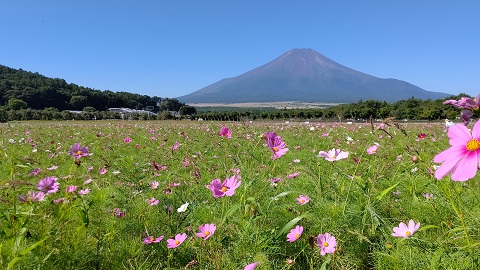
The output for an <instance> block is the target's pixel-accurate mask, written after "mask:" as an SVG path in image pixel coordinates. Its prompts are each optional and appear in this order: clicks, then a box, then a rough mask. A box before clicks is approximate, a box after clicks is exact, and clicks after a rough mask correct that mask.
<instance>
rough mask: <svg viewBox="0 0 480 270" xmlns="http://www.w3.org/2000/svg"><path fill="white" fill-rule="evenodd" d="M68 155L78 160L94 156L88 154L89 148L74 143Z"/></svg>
mask: <svg viewBox="0 0 480 270" xmlns="http://www.w3.org/2000/svg"><path fill="white" fill-rule="evenodd" d="M68 154H69V155H72V156H74V157H75V158H77V159H78V158H81V157H86V156H90V155H92V154H90V153H89V152H88V147H87V146H83V147H82V146H81V145H80V144H79V143H74V144H73V145H71V146H70V151H69V152H68Z"/></svg>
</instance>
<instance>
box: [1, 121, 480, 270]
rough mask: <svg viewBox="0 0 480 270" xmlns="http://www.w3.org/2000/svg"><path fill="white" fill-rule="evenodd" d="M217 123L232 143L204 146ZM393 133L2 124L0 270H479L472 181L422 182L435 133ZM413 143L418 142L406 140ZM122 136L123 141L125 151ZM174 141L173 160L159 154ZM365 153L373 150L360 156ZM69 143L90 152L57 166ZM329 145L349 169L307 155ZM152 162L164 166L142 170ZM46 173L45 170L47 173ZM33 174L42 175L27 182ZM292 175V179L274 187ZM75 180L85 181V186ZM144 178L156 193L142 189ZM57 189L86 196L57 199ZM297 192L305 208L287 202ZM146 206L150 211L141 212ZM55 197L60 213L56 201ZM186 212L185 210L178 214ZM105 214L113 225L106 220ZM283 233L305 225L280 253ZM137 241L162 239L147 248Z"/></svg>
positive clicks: (407, 127)
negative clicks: (323, 240) (227, 190)
mask: <svg viewBox="0 0 480 270" xmlns="http://www.w3.org/2000/svg"><path fill="white" fill-rule="evenodd" d="M222 124H223V125H226V126H227V127H229V128H230V130H231V131H232V136H233V138H231V139H227V138H224V137H219V136H218V135H217V132H218V131H219V130H220V128H221V126H222ZM402 125H403V126H402V129H403V130H401V129H398V128H395V127H393V126H391V127H388V130H387V131H388V134H390V135H391V136H392V137H391V138H389V137H388V134H387V133H386V132H383V131H381V130H379V129H378V126H376V127H375V128H374V129H372V127H371V126H370V125H369V124H353V125H348V124H342V123H310V124H303V123H294V124H282V123H271V122H256V121H254V122H253V123H242V122H237V123H211V122H198V123H197V122H179V121H175V122H173V121H172V122H168V121H167V122H161V121H152V122H137V121H125V122H123V121H111V122H107V121H91V122H77V121H75V122H25V123H22V122H19V123H10V124H3V125H2V126H1V136H0V138H1V139H0V155H1V156H2V158H1V160H0V200H1V204H0V235H1V237H0V248H1V253H0V254H1V257H0V268H2V269H7V268H9V267H10V268H11V269H185V267H186V266H187V265H188V268H187V269H243V267H244V266H245V265H247V264H249V263H252V262H259V265H258V267H257V269H321V268H322V267H325V268H326V269H476V268H478V264H479V257H480V256H479V251H478V244H479V243H480V236H479V234H480V231H479V229H478V228H480V226H479V223H480V208H479V205H480V203H479V200H478V198H477V197H478V194H479V192H480V188H479V180H478V179H479V178H478V176H477V177H475V178H473V179H471V180H469V181H467V182H463V183H462V182H453V181H451V180H450V179H449V177H445V178H444V179H442V180H437V179H435V178H434V177H433V175H432V174H431V173H430V172H429V168H430V169H432V168H433V166H434V165H435V164H434V163H433V161H432V160H433V157H434V156H435V155H436V154H437V153H439V152H441V151H443V150H445V149H447V148H448V137H447V136H446V132H445V130H444V127H443V125H442V124H437V123H422V124H402ZM311 127H313V130H311ZM267 131H275V132H276V133H277V135H280V136H281V137H282V139H283V140H284V141H285V142H286V143H287V147H288V148H289V151H288V152H287V153H286V154H285V155H284V156H282V157H280V158H279V159H276V160H272V159H271V158H270V156H271V152H270V151H269V150H268V148H267V147H266V146H264V145H263V143H264V142H263V139H262V134H264V133H265V132H267ZM100 133H101V136H99V137H97V134H100ZM326 133H328V136H324V134H326ZM404 133H405V134H404ZM419 133H425V134H426V135H427V136H426V138H425V139H423V140H418V139H417V134H419ZM347 135H348V136H350V137H352V138H353V141H351V142H348V141H347V140H346V137H347ZM126 137H129V138H131V139H132V141H131V142H130V143H125V142H124V139H125V138H126ZM152 137H154V139H153V138H152ZM175 142H179V143H180V147H179V149H178V150H172V149H171V146H172V145H174V143H175ZM375 142H376V143H378V144H380V147H379V148H378V151H377V153H376V154H374V155H368V154H367V153H366V149H367V148H368V147H370V146H372V145H373V144H374V143H375ZM74 143H80V144H81V145H82V146H83V145H85V146H88V147H89V152H90V153H92V155H91V156H87V157H82V158H80V159H79V161H80V162H78V161H77V163H75V159H74V158H73V157H72V156H71V155H68V152H69V147H70V146H71V145H73V144H74ZM296 146H297V147H296ZM332 148H337V149H341V150H343V151H348V152H349V158H348V159H344V160H339V161H336V162H333V163H332V162H328V161H326V160H325V159H324V158H320V157H317V155H318V152H319V151H328V150H330V149H332ZM400 155H401V158H400V157H398V156H400ZM413 156H418V157H419V160H418V161H417V162H414V161H413V160H412V157H413ZM354 158H358V159H359V162H358V163H357V162H355V161H354ZM294 159H299V160H300V162H298V163H297V162H294ZM153 161H155V162H156V163H158V164H159V165H165V166H166V169H164V170H154V167H153V165H152V162H153ZM187 161H188V162H187ZM54 165H55V166H58V168H57V169H56V170H48V169H47V168H50V167H52V166H54ZM90 166H91V167H93V169H92V170H89V167H90ZM104 167H105V168H106V169H107V173H106V174H103V175H102V174H100V173H99V171H100V169H101V168H104ZM36 168H41V170H42V172H40V173H39V174H38V175H34V176H29V173H30V172H31V171H32V170H33V169H36ZM234 169H238V170H240V173H239V175H241V181H242V183H241V185H240V187H239V188H238V189H237V190H236V192H235V194H234V195H233V196H231V197H221V198H214V197H213V196H212V192H211V191H210V190H208V189H207V188H206V187H205V185H208V184H209V183H210V182H211V181H212V180H213V179H216V178H219V179H221V180H222V181H223V180H224V179H226V178H228V177H231V176H233V175H234V172H233V170H234ZM294 172H299V173H300V174H299V175H298V176H297V177H296V178H287V177H286V176H287V175H289V174H291V173H294ZM48 176H56V177H57V178H58V179H59V180H58V182H59V183H60V188H59V191H58V192H56V193H52V194H49V195H46V196H45V199H44V200H43V201H39V202H29V203H22V202H20V201H19V200H18V196H19V195H21V194H26V193H27V192H29V191H35V190H36V186H37V184H38V182H39V181H40V180H41V179H43V178H45V177H48ZM274 177H280V178H282V180H281V181H280V182H279V183H278V185H277V186H272V185H271V183H270V182H269V180H270V179H272V178H274ZM87 179H92V182H91V183H90V184H84V181H85V180H87ZM152 181H158V182H159V187H158V189H152V188H150V186H149V184H150V182H152ZM171 183H180V185H179V186H174V187H171V186H169V184H171ZM70 185H76V186H78V187H79V189H78V190H80V189H85V188H89V189H90V193H89V194H87V195H79V194H78V193H77V192H78V190H77V191H76V192H74V193H67V192H66V191H65V188H67V187H68V186H70ZM169 191H170V192H171V193H169ZM168 193H169V194H168ZM425 193H432V194H433V196H434V197H433V199H427V198H425V197H424V196H423V194H425ZM300 194H304V195H308V196H309V197H310V199H311V200H310V202H309V203H307V204H305V205H300V204H298V203H297V202H296V200H295V198H297V197H298V196H299V195H300ZM152 197H155V198H156V199H158V200H159V203H158V205H153V206H151V205H149V204H148V203H147V202H146V200H147V199H150V198H152ZM59 198H65V202H64V203H55V200H58V199H59ZM185 202H188V203H189V204H190V205H189V206H188V208H187V210H186V212H183V213H179V212H177V209H178V208H179V207H180V206H181V205H182V204H184V203H185ZM115 208H119V209H121V210H122V211H125V212H126V214H125V216H124V217H122V218H118V217H116V216H115V215H114V214H113V210H114V209H115ZM410 219H413V220H415V221H416V222H420V223H421V226H420V230H419V231H417V232H416V233H415V234H414V235H413V236H412V237H409V238H407V239H400V238H396V237H393V236H392V235H391V234H392V232H393V231H392V229H393V227H396V226H398V224H399V223H400V222H408V220H410ZM206 223H213V224H215V225H216V227H217V230H216V231H215V233H214V235H213V236H212V237H210V238H209V239H208V240H206V241H202V240H201V239H200V238H199V237H197V236H195V233H197V232H198V226H199V225H203V224H206ZM296 225H301V226H303V227H304V232H303V234H302V236H301V237H300V238H299V239H298V240H297V241H296V242H294V243H290V242H287V241H286V234H287V233H288V232H289V231H290V229H291V228H293V227H294V226H296ZM326 232H328V233H330V234H331V235H333V236H335V238H336V240H337V244H338V245H337V250H336V252H335V253H333V254H328V255H326V256H321V255H320V249H319V248H318V247H317V246H316V237H317V235H318V234H321V233H326ZM179 233H186V234H187V236H188V237H187V239H186V240H185V242H183V243H182V244H181V245H180V246H179V247H177V248H175V249H168V248H167V244H166V240H167V239H168V238H172V237H174V236H175V235H176V234H179ZM147 235H153V236H155V237H158V236H160V235H164V236H165V238H164V239H163V240H162V241H160V242H159V243H153V244H149V245H146V244H144V243H143V242H142V239H143V238H144V237H146V236H147ZM311 244H313V245H311ZM287 260H293V261H294V262H293V263H292V264H289V263H287Z"/></svg>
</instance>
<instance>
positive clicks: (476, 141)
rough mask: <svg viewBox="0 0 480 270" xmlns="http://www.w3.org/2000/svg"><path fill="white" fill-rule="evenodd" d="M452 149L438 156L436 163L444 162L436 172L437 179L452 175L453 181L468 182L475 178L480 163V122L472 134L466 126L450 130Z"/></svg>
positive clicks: (456, 126) (457, 126)
mask: <svg viewBox="0 0 480 270" xmlns="http://www.w3.org/2000/svg"><path fill="white" fill-rule="evenodd" d="M448 137H449V138H450V141H449V143H450V148H449V149H447V150H445V151H443V152H441V153H440V154H438V155H436V156H435V157H434V159H433V161H434V162H437V163H440V162H443V163H442V165H440V167H438V168H437V170H436V171H435V177H436V178H437V179H442V178H443V177H444V176H445V175H447V174H449V173H452V176H451V177H452V180H454V181H467V180H468V179H470V178H473V177H474V176H475V175H476V173H477V170H478V166H479V161H480V121H477V122H476V123H475V125H474V126H473V129H472V132H471V133H470V131H469V130H468V129H467V127H465V126H464V125H461V124H456V125H454V126H452V127H450V128H449V129H448Z"/></svg>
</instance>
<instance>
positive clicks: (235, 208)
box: [222, 203, 240, 223]
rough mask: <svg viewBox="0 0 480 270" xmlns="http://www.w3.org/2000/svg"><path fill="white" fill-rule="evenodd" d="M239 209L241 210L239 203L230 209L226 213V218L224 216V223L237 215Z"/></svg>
mask: <svg viewBox="0 0 480 270" xmlns="http://www.w3.org/2000/svg"><path fill="white" fill-rule="evenodd" d="M239 208H240V203H237V204H235V205H234V206H232V207H231V208H230V209H228V210H227V212H225V216H223V219H222V223H223V222H225V220H227V218H228V217H230V216H231V215H233V213H235V211H237V210H238V209H239Z"/></svg>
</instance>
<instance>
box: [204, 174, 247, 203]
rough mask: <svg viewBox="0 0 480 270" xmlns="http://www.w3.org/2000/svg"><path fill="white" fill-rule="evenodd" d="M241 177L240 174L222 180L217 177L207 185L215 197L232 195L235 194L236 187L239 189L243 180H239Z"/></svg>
mask: <svg viewBox="0 0 480 270" xmlns="http://www.w3.org/2000/svg"><path fill="white" fill-rule="evenodd" d="M238 179H240V176H239V175H234V176H232V177H230V178H227V179H225V181H223V183H222V182H220V179H218V178H217V179H215V180H212V182H210V185H206V186H205V187H206V188H208V189H210V190H211V191H212V194H213V197H215V198H218V197H223V196H229V197H230V196H232V195H233V194H235V189H237V188H238V187H239V186H240V184H241V183H242V181H238Z"/></svg>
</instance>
